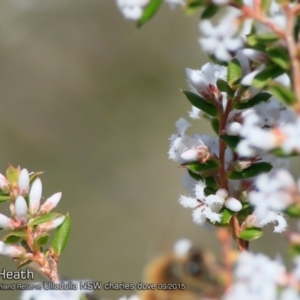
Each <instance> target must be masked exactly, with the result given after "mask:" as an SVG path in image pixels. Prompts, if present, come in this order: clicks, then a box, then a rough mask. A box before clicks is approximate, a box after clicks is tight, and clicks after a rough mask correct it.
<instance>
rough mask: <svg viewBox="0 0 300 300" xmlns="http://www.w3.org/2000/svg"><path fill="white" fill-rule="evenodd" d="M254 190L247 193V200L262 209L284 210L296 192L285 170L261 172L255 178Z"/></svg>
mask: <svg viewBox="0 0 300 300" xmlns="http://www.w3.org/2000/svg"><path fill="white" fill-rule="evenodd" d="M255 186H256V190H255V191H251V192H249V194H248V199H249V202H250V203H251V204H252V205H254V206H255V207H256V208H257V209H259V210H263V211H266V212H267V211H269V210H272V211H277V212H280V211H284V210H285V209H286V208H287V207H289V206H290V205H291V204H292V203H293V201H294V198H295V194H296V193H297V186H296V183H295V181H294V179H293V177H292V176H291V174H290V173H289V172H288V171H286V170H276V171H275V172H272V173H268V174H261V175H259V176H258V177H257V178H256V180H255Z"/></svg>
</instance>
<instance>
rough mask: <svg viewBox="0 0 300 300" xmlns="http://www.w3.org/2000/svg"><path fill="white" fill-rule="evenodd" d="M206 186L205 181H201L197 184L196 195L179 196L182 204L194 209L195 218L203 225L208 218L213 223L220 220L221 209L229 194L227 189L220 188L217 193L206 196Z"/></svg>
mask: <svg viewBox="0 0 300 300" xmlns="http://www.w3.org/2000/svg"><path fill="white" fill-rule="evenodd" d="M205 187H206V186H205V184H204V182H202V181H199V182H198V183H197V184H196V185H195V189H194V194H195V197H187V196H181V197H180V198H179V203H180V204H181V205H182V206H184V207H189V208H192V209H194V211H193V220H194V222H195V223H196V224H199V225H203V224H204V222H205V220H206V219H208V220H209V221H210V222H212V223H216V222H220V221H221V214H220V213H219V211H220V210H221V208H222V206H223V204H224V203H225V198H226V197H227V196H228V193H227V191H226V190H224V189H220V190H218V191H217V192H216V194H215V195H209V196H205V194H204V189H205Z"/></svg>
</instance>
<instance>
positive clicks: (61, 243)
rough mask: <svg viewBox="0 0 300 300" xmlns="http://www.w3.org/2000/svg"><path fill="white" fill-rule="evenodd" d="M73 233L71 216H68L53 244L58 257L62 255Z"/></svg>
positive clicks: (59, 228) (56, 233)
mask: <svg viewBox="0 0 300 300" xmlns="http://www.w3.org/2000/svg"><path fill="white" fill-rule="evenodd" d="M70 231H71V220H70V216H69V215H66V217H65V220H64V222H63V223H62V224H61V225H60V226H59V227H58V228H57V230H56V232H55V236H54V239H53V243H52V248H53V250H54V252H55V253H56V254H57V255H60V254H61V253H62V252H63V251H64V249H65V247H66V245H67V242H68V239H69V236H70Z"/></svg>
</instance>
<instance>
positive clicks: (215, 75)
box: [186, 63, 227, 99]
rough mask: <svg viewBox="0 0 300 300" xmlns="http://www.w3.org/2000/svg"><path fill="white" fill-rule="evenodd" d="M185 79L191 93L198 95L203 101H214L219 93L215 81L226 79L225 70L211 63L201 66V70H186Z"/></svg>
mask: <svg viewBox="0 0 300 300" xmlns="http://www.w3.org/2000/svg"><path fill="white" fill-rule="evenodd" d="M186 77H187V80H188V83H189V86H190V89H191V91H192V92H194V93H197V94H199V95H200V96H202V97H203V98H204V99H215V98H216V97H217V96H219V94H220V92H219V90H218V88H217V80H218V79H219V78H220V79H222V80H225V81H226V79H227V68H226V67H223V66H219V65H215V64H212V63H207V64H205V65H204V66H202V68H201V70H192V69H189V68H187V69H186Z"/></svg>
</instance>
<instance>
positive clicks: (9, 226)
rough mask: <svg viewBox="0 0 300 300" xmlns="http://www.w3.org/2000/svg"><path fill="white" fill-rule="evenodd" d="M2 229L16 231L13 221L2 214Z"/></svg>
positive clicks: (0, 225)
mask: <svg viewBox="0 0 300 300" xmlns="http://www.w3.org/2000/svg"><path fill="white" fill-rule="evenodd" d="M0 228H3V229H6V230H13V229H15V226H14V224H13V220H12V219H10V218H8V217H7V216H5V215H2V214H0Z"/></svg>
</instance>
